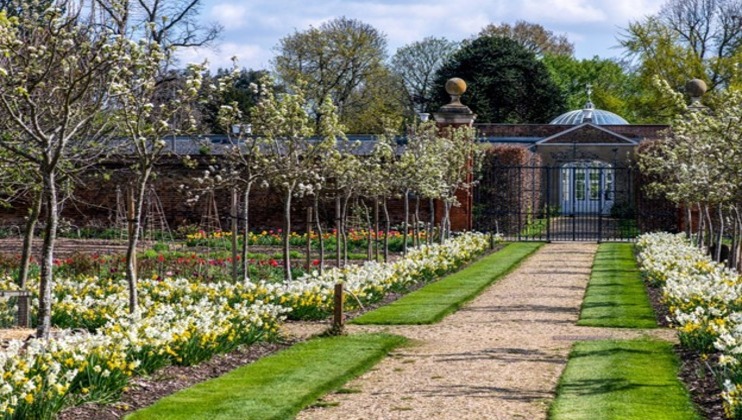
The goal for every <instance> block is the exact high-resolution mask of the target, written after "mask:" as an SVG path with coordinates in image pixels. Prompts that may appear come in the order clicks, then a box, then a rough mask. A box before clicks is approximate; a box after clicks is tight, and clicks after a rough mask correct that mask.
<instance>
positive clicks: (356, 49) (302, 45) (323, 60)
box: [274, 17, 388, 125]
mask: <svg viewBox="0 0 742 420" xmlns="http://www.w3.org/2000/svg"><path fill="white" fill-rule="evenodd" d="M277 49H278V55H277V56H276V58H275V62H274V64H275V70H276V73H278V75H279V77H280V79H281V80H282V81H283V82H284V83H286V85H288V86H298V85H303V84H304V85H306V86H305V94H306V98H307V102H308V104H309V105H310V106H311V107H312V116H313V117H314V118H315V121H316V122H317V123H319V121H320V120H321V119H322V118H323V116H324V115H323V111H322V109H320V105H321V104H322V102H323V101H324V100H325V98H326V97H328V96H329V97H330V98H331V100H332V102H333V103H334V104H335V106H336V107H337V108H338V115H339V116H340V119H341V121H342V122H343V123H346V124H349V125H352V122H353V119H354V118H355V117H356V116H357V115H358V114H359V112H362V111H363V110H366V109H367V108H368V106H369V105H370V104H374V103H376V104H377V105H376V106H377V110H379V108H378V102H377V101H376V100H378V99H383V98H376V100H373V98H372V97H373V95H374V91H373V90H372V89H368V88H367V87H369V86H373V85H376V86H380V85H381V84H383V83H385V80H387V75H388V71H387V70H386V69H385V67H384V59H385V58H386V37H385V35H384V34H383V33H381V32H379V31H378V30H377V29H376V28H374V27H373V26H371V25H369V24H367V23H364V22H361V21H360V20H356V19H349V18H346V17H340V18H336V19H332V20H329V21H327V22H324V23H322V24H321V25H320V26H319V27H316V28H315V27H310V28H309V29H307V30H305V31H301V32H299V31H296V32H294V33H293V34H292V35H288V36H286V37H284V38H282V39H281V40H280V41H279V45H278V47H277ZM376 117H377V118H378V119H381V118H380V117H381V116H380V115H376Z"/></svg>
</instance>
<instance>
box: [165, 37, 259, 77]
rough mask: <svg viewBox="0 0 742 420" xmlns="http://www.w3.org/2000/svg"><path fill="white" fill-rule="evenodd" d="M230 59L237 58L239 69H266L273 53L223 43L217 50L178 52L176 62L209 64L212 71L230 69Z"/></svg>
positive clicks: (255, 47) (253, 47)
mask: <svg viewBox="0 0 742 420" xmlns="http://www.w3.org/2000/svg"><path fill="white" fill-rule="evenodd" d="M232 57H237V60H238V61H237V64H238V65H239V66H240V67H247V68H253V69H265V68H268V66H269V64H270V60H271V58H272V57H273V53H272V52H271V51H269V50H267V49H265V48H263V47H262V46H260V45H255V44H239V43H234V42H224V43H222V44H220V45H219V46H218V48H216V49H214V48H189V49H186V50H182V51H180V53H179V54H178V60H179V61H180V62H181V63H182V64H187V63H201V62H203V61H204V60H207V61H208V62H209V68H210V69H211V70H212V71H213V70H216V69H218V68H220V67H221V68H231V67H232Z"/></svg>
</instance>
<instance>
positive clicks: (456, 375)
mask: <svg viewBox="0 0 742 420" xmlns="http://www.w3.org/2000/svg"><path fill="white" fill-rule="evenodd" d="M596 250H597V245H595V244H586V243H555V244H548V245H545V246H544V247H543V248H541V249H540V250H539V251H538V252H537V253H535V254H534V255H533V256H531V257H530V258H529V259H528V260H526V261H525V262H524V263H522V265H521V266H520V267H519V268H518V269H516V270H515V271H514V272H512V273H511V274H509V275H507V276H506V277H505V278H503V279H501V280H500V281H499V282H498V283H497V284H496V285H494V286H493V287H490V288H489V289H488V290H486V291H485V292H484V293H483V294H482V295H480V296H479V297H478V298H477V299H475V300H474V301H472V302H470V304H469V305H467V306H466V307H465V308H463V309H461V310H460V311H458V312H456V313H454V314H452V315H450V316H448V317H447V318H445V319H444V320H443V321H442V322H440V323H439V324H435V325H428V326H401V327H372V326H363V327H361V326H349V328H348V329H349V332H361V331H364V332H366V331H387V332H390V333H393V334H400V335H403V336H406V337H408V338H410V339H411V340H412V341H413V344H412V345H411V346H409V347H405V348H402V349H398V350H397V351H396V352H394V353H392V354H391V355H390V357H388V358H386V359H385V360H383V361H382V362H381V363H379V364H378V365H377V366H376V367H375V368H374V369H372V370H371V371H369V372H367V373H366V374H364V375H362V376H361V377H360V378H358V379H356V380H354V381H351V382H350V383H348V384H346V386H345V388H348V389H355V390H358V391H360V392H357V393H342V394H331V395H328V396H326V397H325V398H323V401H324V404H322V406H323V407H315V408H309V409H307V410H304V411H303V412H301V413H300V415H299V416H298V417H297V418H299V419H323V420H325V419H343V420H351V419H359V420H360V419H395V420H396V419H436V420H437V419H456V420H460V419H543V418H546V414H547V409H548V406H549V403H550V402H551V400H552V399H553V398H554V391H555V388H556V384H557V380H558V379H559V376H560V375H561V373H562V370H563V369H564V366H565V365H566V363H567V356H568V353H569V349H570V347H571V345H572V343H573V342H574V341H577V340H590V339H604V338H617V339H626V338H638V337H642V336H647V335H651V336H654V337H658V338H662V339H667V340H673V337H674V334H673V332H672V331H670V330H665V329H657V330H646V331H638V330H622V329H602V328H588V327H578V326H576V325H575V323H576V321H577V319H578V317H579V310H580V304H581V302H582V297H583V294H584V292H585V287H586V286H587V283H588V278H589V275H590V268H591V266H592V261H593V257H594V255H595V252H596ZM335 404H337V405H335Z"/></svg>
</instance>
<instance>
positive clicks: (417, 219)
mask: <svg viewBox="0 0 742 420" xmlns="http://www.w3.org/2000/svg"><path fill="white" fill-rule="evenodd" d="M413 222H414V223H415V226H413V228H412V229H413V230H412V231H413V232H414V234H415V237H414V238H413V239H412V243H413V244H414V246H420V196H419V195H418V196H417V197H416V198H415V215H414V217H413Z"/></svg>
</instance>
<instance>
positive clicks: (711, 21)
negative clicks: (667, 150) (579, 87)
mask: <svg viewBox="0 0 742 420" xmlns="http://www.w3.org/2000/svg"><path fill="white" fill-rule="evenodd" d="M740 16H742V3H740V2H739V1H735V0H695V1H686V0H670V1H668V2H667V3H666V4H665V5H664V6H663V8H662V9H661V10H660V12H659V13H657V14H656V15H653V16H649V17H647V18H645V19H644V20H641V21H636V22H632V23H630V24H629V26H628V28H626V29H625V31H624V33H623V35H622V36H621V39H620V45H621V46H622V47H623V48H624V49H625V50H626V56H627V58H628V59H629V60H630V63H629V64H630V66H631V71H633V72H634V73H635V74H636V76H637V78H638V82H639V84H638V86H637V88H636V89H635V91H636V95H635V97H634V98H632V103H631V106H632V108H634V109H636V110H637V112H638V113H639V117H640V118H639V120H640V121H652V122H667V121H670V119H671V118H672V116H673V110H674V104H673V103H672V101H671V100H669V99H668V98H667V96H666V95H662V94H661V93H660V92H659V91H658V90H657V89H656V88H655V87H654V85H653V78H654V76H659V77H660V78H662V79H664V80H666V81H667V83H669V84H670V86H672V87H673V88H675V89H676V90H682V88H683V86H684V85H685V82H686V81H687V80H689V79H692V78H694V77H698V78H701V79H703V80H704V81H705V82H706V84H707V85H708V86H709V90H710V92H709V93H710V94H711V96H713V95H715V93H714V92H715V91H717V90H719V89H724V88H728V87H733V86H739V84H740V82H741V80H740V73H739V69H738V63H739V62H740V59H742V21H740V18H739V17H740Z"/></svg>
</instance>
